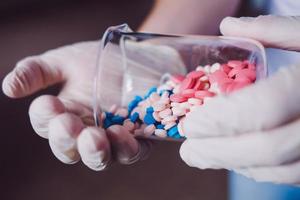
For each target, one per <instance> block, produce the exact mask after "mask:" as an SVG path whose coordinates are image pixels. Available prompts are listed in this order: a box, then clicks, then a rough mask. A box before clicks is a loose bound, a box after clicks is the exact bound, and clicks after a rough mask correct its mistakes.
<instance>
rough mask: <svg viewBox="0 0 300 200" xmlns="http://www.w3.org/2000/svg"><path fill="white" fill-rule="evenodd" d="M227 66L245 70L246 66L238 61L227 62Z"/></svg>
mask: <svg viewBox="0 0 300 200" xmlns="http://www.w3.org/2000/svg"><path fill="white" fill-rule="evenodd" d="M227 65H228V66H229V67H232V68H240V69H241V68H245V67H246V66H247V64H246V63H244V62H243V61H240V60H230V61H228V63H227Z"/></svg>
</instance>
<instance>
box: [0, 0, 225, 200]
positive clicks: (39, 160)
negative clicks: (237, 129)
mask: <svg viewBox="0 0 300 200" xmlns="http://www.w3.org/2000/svg"><path fill="white" fill-rule="evenodd" d="M152 3H153V2H152V1H149V0H148V1H146V0H144V1H141V0H127V1H117V0H110V1H101V0H98V1H97V0H73V1H71V0H64V1H62V0H10V1H5V0H4V1H0V58H1V59H0V66H1V68H0V78H1V80H2V79H3V77H4V76H5V74H6V73H7V72H9V71H10V70H11V69H12V68H13V67H14V64H15V63H16V62H17V61H18V60H19V59H21V58H23V57H25V56H28V55H34V54H39V53H42V52H43V51H45V50H48V49H51V48H55V47H58V46H61V45H66V44H69V43H74V42H78V41H84V40H95V39H99V38H100V37H101V35H102V33H103V31H104V30H105V28H107V27H108V26H110V25H116V24H120V23H124V22H127V23H128V24H129V25H130V26H131V27H132V28H133V29H135V28H137V27H138V25H139V24H140V23H141V22H142V20H143V19H144V18H145V16H146V14H147V12H148V11H149V9H150V8H151V6H152ZM55 92H56V89H55V88H54V89H50V90H47V91H43V93H52V94H53V93H55ZM33 98H34V96H31V97H28V98H25V99H22V100H10V99H8V98H6V97H5V96H4V95H3V93H2V92H1V96H0V107H1V108H0V109H1V112H0V120H1V123H0V124H1V129H0V130H1V139H0V158H1V161H0V199H1V200H8V199H9V200H11V199H12V200H14V199H23V200H27V199H28V200H29V199H30V200H35V199H43V200H50V199H51V200H53V199H55V200H67V199H72V200H81V199H89V200H93V199H105V200H115V199H125V200H126V199H128V200H135V199H138V200H140V199H145V200H153V199H173V200H177V199H185V200H193V199H205V200H225V199H226V196H227V192H226V190H227V188H226V173H225V172H224V171H210V170H205V171H203V170H196V169H193V168H189V167H188V166H186V165H185V164H184V163H183V162H182V161H181V159H180V157H179V154H178V150H179V147H180V146H179V144H176V143H168V142H160V143H158V144H157V145H156V146H155V148H154V149H153V152H152V154H151V156H150V158H149V159H148V160H146V161H143V162H139V163H137V164H135V165H133V166H120V165H115V166H113V167H112V168H111V169H109V170H107V171H104V172H94V171H91V170H89V169H88V168H87V167H85V166H84V165H83V164H82V163H77V164H75V165H65V164H62V163H60V162H59V161H58V160H57V159H56V158H55V157H54V156H53V155H52V153H51V151H50V148H49V146H48V142H47V140H44V139H42V138H40V137H38V136H37V135H36V134H35V133H34V132H33V130H32V128H31V125H30V123H29V119H28V116H27V109H28V106H29V104H30V102H31V101H32V99H33Z"/></svg>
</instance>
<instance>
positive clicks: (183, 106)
mask: <svg viewBox="0 0 300 200" xmlns="http://www.w3.org/2000/svg"><path fill="white" fill-rule="evenodd" d="M178 106H179V107H180V108H183V109H186V110H188V109H190V106H191V104H189V102H183V103H180V104H179V105H178ZM174 107H176V106H174Z"/></svg>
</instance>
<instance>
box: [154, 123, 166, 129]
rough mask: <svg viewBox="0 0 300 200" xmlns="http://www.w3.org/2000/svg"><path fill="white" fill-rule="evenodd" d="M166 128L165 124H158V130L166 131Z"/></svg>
mask: <svg viewBox="0 0 300 200" xmlns="http://www.w3.org/2000/svg"><path fill="white" fill-rule="evenodd" d="M164 127H165V125H163V124H157V125H156V128H157V129H164Z"/></svg>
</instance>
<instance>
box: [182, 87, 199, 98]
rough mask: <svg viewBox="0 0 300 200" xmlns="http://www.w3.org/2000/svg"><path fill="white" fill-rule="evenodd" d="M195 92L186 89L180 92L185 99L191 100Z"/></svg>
mask: <svg viewBox="0 0 300 200" xmlns="http://www.w3.org/2000/svg"><path fill="white" fill-rule="evenodd" d="M195 92H196V90H194V89H186V90H183V91H182V92H181V95H182V96H184V97H187V98H191V97H194V96H195Z"/></svg>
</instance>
